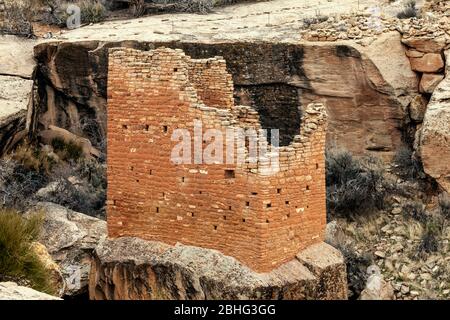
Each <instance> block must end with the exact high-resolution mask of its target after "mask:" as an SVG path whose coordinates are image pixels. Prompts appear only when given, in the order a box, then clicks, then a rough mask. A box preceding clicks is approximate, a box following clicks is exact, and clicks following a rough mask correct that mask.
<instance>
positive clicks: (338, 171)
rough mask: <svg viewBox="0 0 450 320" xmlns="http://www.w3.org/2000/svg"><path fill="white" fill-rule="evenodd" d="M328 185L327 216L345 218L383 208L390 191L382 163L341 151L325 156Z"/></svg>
mask: <svg viewBox="0 0 450 320" xmlns="http://www.w3.org/2000/svg"><path fill="white" fill-rule="evenodd" d="M326 185H327V207H328V214H337V215H341V216H346V217H351V216H352V215H358V214H368V213H371V212H373V211H374V210H376V209H382V208H383V204H384V199H385V197H386V195H387V192H388V190H389V188H390V186H389V184H388V183H387V181H386V180H385V178H384V167H383V163H382V162H381V160H379V159H377V158H374V157H370V156H366V157H362V158H355V157H354V156H353V155H352V154H351V153H350V152H348V151H347V150H344V149H338V148H331V149H328V150H327V153H326Z"/></svg>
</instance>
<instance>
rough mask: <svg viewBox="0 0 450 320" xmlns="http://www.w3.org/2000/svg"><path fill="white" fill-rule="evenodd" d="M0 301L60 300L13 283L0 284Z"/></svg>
mask: <svg viewBox="0 0 450 320" xmlns="http://www.w3.org/2000/svg"><path fill="white" fill-rule="evenodd" d="M0 300H61V299H59V298H58V297H54V296H51V295H49V294H46V293H43V292H39V291H36V290H33V289H31V288H28V287H22V286H19V285H17V283H14V282H1V283H0Z"/></svg>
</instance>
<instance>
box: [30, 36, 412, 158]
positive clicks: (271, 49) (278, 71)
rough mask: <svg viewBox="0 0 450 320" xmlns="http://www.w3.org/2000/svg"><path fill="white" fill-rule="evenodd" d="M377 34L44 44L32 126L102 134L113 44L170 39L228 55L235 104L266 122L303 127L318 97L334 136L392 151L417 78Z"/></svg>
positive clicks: (194, 53) (208, 53)
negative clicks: (383, 53) (321, 39)
mask: <svg viewBox="0 0 450 320" xmlns="http://www.w3.org/2000/svg"><path fill="white" fill-rule="evenodd" d="M380 41H381V42H380ZM380 41H379V42H376V43H374V44H373V46H369V47H366V48H362V47H358V46H354V45H352V44H350V43H342V44H341V43H320V44H314V43H304V44H283V43H277V44H275V43H268V42H257V43H245V42H233V43H224V42H221V43H200V42H199V43H193V42H148V43H146V42H137V41H120V42H106V43H103V42H99V41H89V42H74V43H68V42H66V43H45V44H41V45H39V46H37V47H36V48H35V57H36V59H37V60H38V65H39V68H38V81H39V87H40V100H41V104H40V105H39V106H38V109H37V110H36V112H35V114H36V117H35V118H34V127H39V128H48V126H49V125H56V126H59V127H64V128H68V129H69V130H70V131H72V132H74V133H77V134H84V135H89V134H90V133H89V132H87V131H88V130H87V129H86V128H87V127H89V126H88V125H85V124H86V123H89V122H92V121H95V122H98V123H99V124H100V128H101V130H100V131H101V132H100V135H104V128H105V121H106V120H105V114H106V93H107V88H106V79H107V60H108V49H109V48H112V47H133V48H137V49H140V50H149V49H153V48H155V47H158V46H166V47H172V48H181V49H183V50H184V51H185V52H186V54H188V55H190V56H191V57H193V58H195V59H198V58H207V57H213V56H217V55H220V56H223V57H224V58H225V59H226V61H227V68H228V71H229V72H230V73H231V74H232V75H233V81H234V83H235V100H236V103H237V104H244V105H245V104H246V105H252V106H254V107H256V108H257V109H258V111H259V113H260V114H261V115H262V123H263V126H265V127H268V128H280V127H281V128H286V130H298V121H296V119H297V118H298V116H299V113H301V110H302V108H303V106H305V105H307V104H308V103H310V102H312V101H317V100H321V101H323V102H325V104H326V105H327V106H328V108H329V110H328V111H329V114H330V132H329V137H328V140H329V141H330V142H334V141H335V142H336V143H337V144H338V145H342V146H344V147H346V148H347V149H349V150H351V151H353V152H354V153H356V154H363V153H367V152H378V153H379V154H381V155H382V156H387V157H389V156H391V155H392V153H393V152H394V151H395V150H396V149H397V147H398V146H399V145H401V143H402V142H401V133H402V126H403V122H404V119H405V117H406V116H407V107H408V104H409V103H410V101H411V100H412V98H413V96H414V93H415V92H416V91H417V77H416V75H415V74H414V73H413V72H412V71H411V69H410V68H409V63H408V60H407V58H406V56H405V54H404V51H403V47H402V45H401V43H400V39H399V35H398V34H396V33H393V34H388V35H386V36H385V37H384V38H382V40H380ZM383 47H384V48H386V47H388V48H390V49H389V50H390V53H391V54H390V64H386V63H383V61H382V59H381V58H380V57H379V54H377V52H379V50H380V48H383ZM390 65H391V66H394V65H395V66H396V68H398V69H399V72H397V73H394V72H393V71H392V68H391V67H389V66H390ZM274 119H281V120H280V121H281V122H282V123H281V122H280V121H279V122H280V123H278V122H277V121H276V120H274ZM297 120H298V119H297Z"/></svg>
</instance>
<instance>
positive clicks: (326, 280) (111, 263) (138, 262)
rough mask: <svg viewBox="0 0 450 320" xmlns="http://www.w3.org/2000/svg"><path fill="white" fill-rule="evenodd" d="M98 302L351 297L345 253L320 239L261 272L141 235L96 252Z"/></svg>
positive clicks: (93, 292)
mask: <svg viewBox="0 0 450 320" xmlns="http://www.w3.org/2000/svg"><path fill="white" fill-rule="evenodd" d="M89 295H90V298H91V299H95V300H116V299H125V300H128V299H130V300H134V299H139V300H145V299H151V300H153V299H182V300H203V299H346V298H347V282H346V269H345V264H344V261H343V258H342V256H341V254H340V253H339V252H338V251H337V250H336V249H334V248H332V247H331V246H329V245H327V244H325V243H320V244H317V245H315V246H314V248H310V249H307V250H306V251H305V252H301V253H299V256H298V258H297V259H294V260H292V261H290V262H288V263H286V264H284V265H282V266H281V267H279V268H277V269H275V270H273V271H272V272H270V273H266V274H260V273H256V272H254V271H252V270H250V269H249V268H247V267H246V266H244V265H242V264H241V263H240V262H238V261H237V260H236V259H234V258H232V257H229V256H225V255H223V254H222V253H220V252H219V251H216V250H210V249H204V248H198V247H192V246H185V245H181V244H178V245H176V246H169V245H166V244H163V243H161V242H153V241H145V240H141V239H138V238H128V237H124V238H118V239H108V240H105V241H104V242H102V243H101V244H99V246H98V247H97V248H96V250H95V259H94V261H93V264H92V268H91V275H90V283H89Z"/></svg>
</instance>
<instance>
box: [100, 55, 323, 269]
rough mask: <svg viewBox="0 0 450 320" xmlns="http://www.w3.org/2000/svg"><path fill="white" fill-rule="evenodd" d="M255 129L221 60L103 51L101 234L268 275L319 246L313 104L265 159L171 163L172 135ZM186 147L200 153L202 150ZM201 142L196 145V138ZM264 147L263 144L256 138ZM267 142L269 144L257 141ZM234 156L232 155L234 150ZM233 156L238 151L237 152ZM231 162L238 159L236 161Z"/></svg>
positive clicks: (319, 177)
mask: <svg viewBox="0 0 450 320" xmlns="http://www.w3.org/2000/svg"><path fill="white" fill-rule="evenodd" d="M195 121H200V122H201V123H202V129H201V130H202V132H203V133H205V131H206V130H207V129H211V128H214V129H216V130H218V131H219V132H222V133H223V134H224V136H225V135H226V131H227V129H230V128H231V129H232V128H244V129H255V130H259V129H261V123H260V118H259V114H258V112H257V111H255V109H253V108H252V107H248V106H239V105H235V103H234V98H233V81H232V78H231V75H230V74H229V73H228V72H227V69H226V61H225V60H224V59H223V58H221V57H214V58H210V59H201V60H194V59H191V58H190V57H189V56H187V55H185V54H184V52H183V51H182V50H179V49H176V50H173V49H167V48H163V47H161V48H158V49H155V50H152V51H139V50H135V49H129V48H115V49H111V50H110V56H109V68H108V130H107V131H108V200H107V216H108V232H109V236H110V237H112V238H117V237H127V236H128V237H139V238H142V239H145V240H154V241H161V242H164V243H167V244H169V245H175V244H177V243H183V244H185V245H193V246H197V247H203V248H209V249H216V250H219V251H220V252H222V253H224V254H226V255H229V256H232V257H234V258H236V259H237V260H239V261H240V262H242V263H243V264H245V265H247V266H248V267H250V268H252V269H253V270H255V271H257V272H269V271H271V270H273V269H274V268H277V267H279V266H280V265H282V264H284V263H286V262H288V261H290V260H292V259H294V258H295V256H296V255H297V254H298V253H299V251H301V250H303V249H305V248H307V247H309V246H311V245H313V244H316V243H319V242H322V241H323V239H324V229H325V225H326V199H325V198H326V196H325V193H326V190H325V156H324V150H325V140H326V127H327V121H326V112H325V108H324V106H323V105H322V104H317V103H312V104H310V105H308V106H307V107H306V108H305V110H303V112H302V117H301V123H300V124H299V127H300V129H299V132H298V133H297V134H295V135H294V136H293V137H292V139H291V140H292V142H291V143H290V144H289V145H287V146H279V147H277V150H278V152H275V153H271V154H278V160H279V162H278V163H279V170H277V171H275V172H270V174H268V171H266V170H265V169H267V168H268V166H270V165H271V160H273V159H270V157H271V156H270V155H269V154H268V155H269V156H268V158H269V159H266V160H264V159H259V160H258V162H256V163H255V162H253V161H250V160H251V157H252V155H251V154H249V153H248V147H249V146H248V145H241V146H239V145H238V148H243V150H242V151H244V154H245V156H246V158H245V159H246V161H244V162H238V161H232V163H231V164H230V162H229V161H227V162H226V163H227V164H223V163H222V164H221V163H218V162H217V163H211V164H201V163H199V164H195V163H194V164H186V163H184V164H174V163H172V161H171V153H172V150H173V148H174V147H175V145H176V144H177V143H178V142H177V141H172V140H173V139H172V133H173V131H174V130H175V129H183V128H184V129H188V131H190V132H193V130H194V123H195ZM190 139H192V140H191V142H192V145H195V144H196V143H197V144H200V145H201V146H203V147H205V146H206V145H207V141H205V140H203V141H195V140H198V139H199V138H198V136H193V137H191V138H190ZM200 139H203V138H202V137H200ZM263 140H264V138H263ZM263 142H264V143H267V140H265V141H263ZM233 148H234V146H233ZM235 151H236V150H235ZM234 154H237V152H235V153H234Z"/></svg>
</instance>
